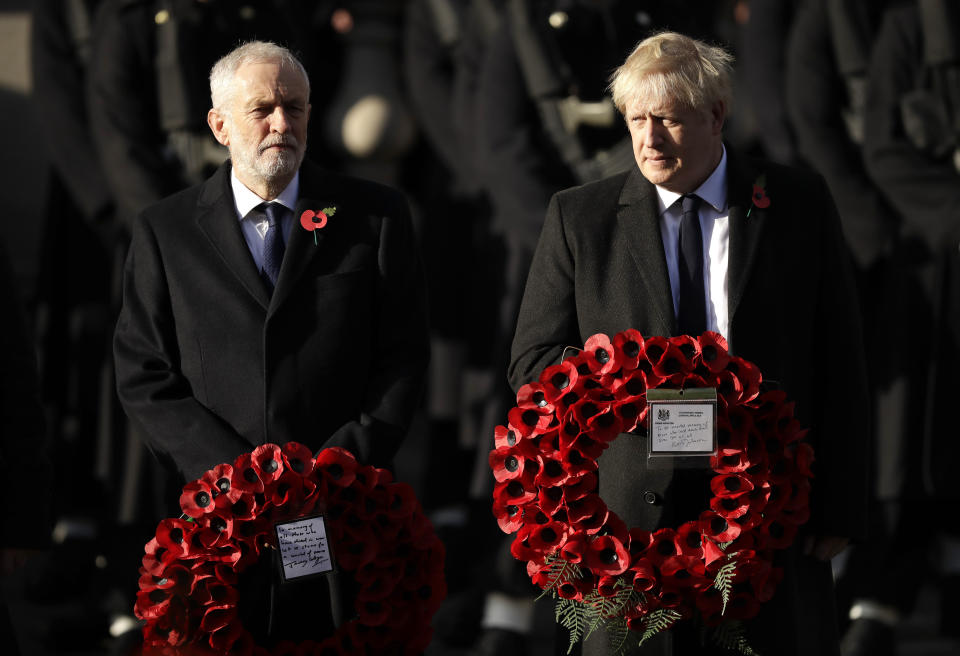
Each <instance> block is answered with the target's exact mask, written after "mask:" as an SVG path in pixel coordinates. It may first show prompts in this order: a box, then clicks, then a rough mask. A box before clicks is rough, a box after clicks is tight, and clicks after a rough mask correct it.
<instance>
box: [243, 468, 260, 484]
mask: <svg viewBox="0 0 960 656" xmlns="http://www.w3.org/2000/svg"><path fill="white" fill-rule="evenodd" d="M243 478H244V479H245V480H246V481H247V482H248V483H255V482H256V481H257V472H255V471H254V470H253V467H247V468H246V469H245V470H243Z"/></svg>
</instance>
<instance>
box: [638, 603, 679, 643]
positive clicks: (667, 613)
mask: <svg viewBox="0 0 960 656" xmlns="http://www.w3.org/2000/svg"><path fill="white" fill-rule="evenodd" d="M678 619H680V613H678V612H677V611H675V610H673V609H672V608H658V609H657V610H655V611H652V612H651V613H650V614H649V615H647V617H646V619H644V620H643V635H642V636H640V644H641V645H642V644H643V643H644V642H646V641H647V640H649V639H650V638H652V637H653V636H655V635H657V634H658V633H660V632H661V631H666V630H667V629H669V628H670V627H671V626H673V625H674V623H675V622H676V621H677V620H678Z"/></svg>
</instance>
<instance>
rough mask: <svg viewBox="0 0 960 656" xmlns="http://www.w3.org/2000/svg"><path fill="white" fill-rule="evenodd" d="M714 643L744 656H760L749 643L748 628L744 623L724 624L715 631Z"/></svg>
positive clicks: (731, 622) (732, 622)
mask: <svg viewBox="0 0 960 656" xmlns="http://www.w3.org/2000/svg"><path fill="white" fill-rule="evenodd" d="M713 641H714V642H715V643H716V644H717V645H719V646H720V647H722V648H723V649H728V650H730V651H735V652H737V653H738V654H742V655H743V656H760V654H758V653H757V652H756V651H754V650H753V647H751V646H750V643H748V642H747V636H746V627H744V625H743V622H739V621H736V620H734V621H730V622H723V623H722V624H720V626H718V627H717V628H715V629H714V630H713Z"/></svg>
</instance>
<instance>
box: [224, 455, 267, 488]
mask: <svg viewBox="0 0 960 656" xmlns="http://www.w3.org/2000/svg"><path fill="white" fill-rule="evenodd" d="M230 485H231V487H233V488H235V489H238V490H240V491H241V492H245V493H248V494H262V493H263V479H261V478H260V472H259V471H258V467H256V466H255V465H254V462H253V454H252V453H244V454H243V455H241V456H240V457H238V458H237V459H236V461H234V463H233V476H232V478H231V479H230Z"/></svg>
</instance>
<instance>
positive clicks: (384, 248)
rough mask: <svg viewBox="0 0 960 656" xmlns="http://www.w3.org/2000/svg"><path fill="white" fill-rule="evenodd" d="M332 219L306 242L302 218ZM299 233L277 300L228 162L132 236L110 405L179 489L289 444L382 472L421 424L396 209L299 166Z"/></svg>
mask: <svg viewBox="0 0 960 656" xmlns="http://www.w3.org/2000/svg"><path fill="white" fill-rule="evenodd" d="M334 205H335V206H336V208H337V211H336V213H335V214H334V215H332V216H330V217H329V220H328V222H327V224H326V226H325V227H323V228H322V229H319V230H316V231H313V232H310V231H307V230H305V229H303V228H302V227H301V225H300V221H299V217H300V215H301V213H302V212H303V211H304V210H308V209H309V210H320V209H323V208H325V207H330V206H334ZM294 220H295V221H296V225H295V226H294V228H293V230H292V232H291V235H290V238H289V243H288V244H287V247H286V254H285V256H284V259H283V265H282V268H281V271H280V277H279V279H278V280H277V286H276V289H275V291H274V292H273V294H272V296H271V295H270V294H269V292H268V290H267V287H266V286H265V283H264V282H263V280H262V279H261V278H260V276H259V274H258V271H257V268H256V266H255V264H254V262H253V258H252V256H251V255H250V252H249V250H248V248H247V245H246V242H245V241H244V237H243V234H242V232H241V230H240V225H239V221H238V219H237V216H236V210H235V206H234V199H233V192H232V190H231V188H230V162H229V161H228V162H227V163H225V164H224V165H223V166H222V167H221V168H220V169H219V170H218V171H217V172H216V174H214V175H213V176H212V177H211V178H210V179H209V180H208V181H207V182H205V183H203V184H202V185H199V186H196V187H192V188H190V189H187V190H185V191H183V192H180V193H178V194H176V195H174V196H172V197H170V198H167V199H165V200H164V201H161V202H160V203H158V204H156V205H154V206H152V207H150V208H148V209H147V210H145V211H144V212H143V213H142V214H141V215H140V216H139V217H138V219H137V221H136V222H135V224H134V229H133V237H132V243H131V247H130V253H129V256H128V260H127V263H126V269H125V273H124V294H123V309H122V311H121V314H120V318H119V321H118V324H117V329H116V335H115V343H114V348H115V356H116V369H117V386H118V391H119V394H120V399H121V401H122V402H123V405H124V408H125V409H126V411H127V414H128V415H129V416H130V417H131V418H132V419H133V420H134V421H135V422H137V423H138V424H139V425H140V426H141V427H142V428H143V430H144V435H145V437H146V441H147V443H148V445H149V446H150V448H151V449H152V450H153V451H154V452H155V453H156V454H157V455H158V456H159V457H160V458H161V460H163V461H165V462H167V463H169V464H172V465H173V466H174V467H175V468H176V469H177V470H178V471H179V472H180V473H182V474H183V476H184V477H185V478H186V480H192V479H193V478H196V477H198V476H199V475H201V474H203V472H204V471H206V470H207V469H208V468H210V467H213V466H215V465H217V464H219V463H222V462H233V460H234V459H235V458H236V457H237V456H238V455H240V454H241V453H244V452H247V451H250V450H252V449H253V448H254V447H255V446H257V445H258V444H263V443H266V442H271V443H276V444H283V443H285V442H287V441H291V440H293V441H298V442H301V443H303V444H306V445H307V446H308V447H310V448H311V449H313V450H314V451H316V450H318V449H320V448H321V447H327V446H343V447H345V448H348V449H349V450H351V451H353V452H354V453H355V454H356V455H357V456H358V457H359V458H360V460H362V461H365V462H368V463H372V464H378V465H381V466H382V465H384V464H387V463H388V462H389V460H390V459H391V458H392V456H393V454H394V452H395V450H396V449H397V447H398V446H399V440H400V438H401V437H402V435H403V433H404V431H405V429H406V428H407V426H408V425H409V422H410V420H411V418H412V415H413V413H414V411H415V409H416V406H417V403H418V399H419V395H420V393H421V387H422V383H423V376H424V371H425V368H426V363H427V359H428V344H427V337H426V335H427V332H426V319H425V309H424V305H425V299H424V285H423V274H422V267H421V264H420V258H419V256H418V254H417V249H416V246H415V241H414V235H413V232H412V227H411V222H410V215H409V210H408V207H407V204H406V201H405V200H404V198H403V196H402V195H401V194H399V193H398V192H396V191H394V190H391V189H388V188H387V187H384V186H381V185H379V184H375V183H372V182H367V181H364V180H358V179H355V178H349V177H346V176H342V175H338V174H335V173H331V172H327V171H324V170H322V169H319V168H317V167H316V166H313V165H311V164H310V163H309V162H304V164H303V166H302V168H301V169H300V198H299V200H298V202H297V208H296V212H295V216H294ZM315 238H316V243H315V241H314V239H315Z"/></svg>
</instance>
